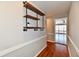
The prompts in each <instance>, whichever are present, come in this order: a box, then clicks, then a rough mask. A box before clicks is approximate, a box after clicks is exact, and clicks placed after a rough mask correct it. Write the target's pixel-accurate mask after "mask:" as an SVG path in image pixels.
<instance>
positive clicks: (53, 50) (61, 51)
mask: <svg viewBox="0 0 79 59" xmlns="http://www.w3.org/2000/svg"><path fill="white" fill-rule="evenodd" d="M37 57H69V52H68V47H67V45H64V44H60V43H52V42H47V47H46V48H45V49H44V50H43V51H42V52H41V53H40V54H39V55H38V56H37Z"/></svg>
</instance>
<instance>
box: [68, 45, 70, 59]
mask: <svg viewBox="0 0 79 59" xmlns="http://www.w3.org/2000/svg"><path fill="white" fill-rule="evenodd" d="M68 51H69V56H70V57H71V52H70V48H69V46H68Z"/></svg>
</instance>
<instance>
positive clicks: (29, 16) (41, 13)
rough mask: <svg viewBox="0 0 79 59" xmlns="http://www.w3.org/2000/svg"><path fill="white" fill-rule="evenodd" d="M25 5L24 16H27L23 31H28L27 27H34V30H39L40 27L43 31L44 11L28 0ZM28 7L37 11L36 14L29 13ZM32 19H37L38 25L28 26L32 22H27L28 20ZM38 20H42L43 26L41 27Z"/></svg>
mask: <svg viewBox="0 0 79 59" xmlns="http://www.w3.org/2000/svg"><path fill="white" fill-rule="evenodd" d="M23 4H24V7H25V8H26V15H25V16H24V18H26V26H25V27H23V31H27V29H34V31H37V30H38V29H40V30H41V31H43V29H44V15H45V14H44V13H43V12H41V11H40V10H39V9H37V8H36V7H34V6H33V5H32V4H30V3H28V2H27V1H25V2H23ZM27 9H29V10H31V11H32V12H34V13H36V16H32V15H29V14H27V12H28V11H27ZM38 15H40V16H42V19H40V18H38ZM28 18H29V19H31V20H35V21H36V26H35V27H34V26H33V27H28V24H30V23H29V22H27V20H28ZM38 20H42V22H41V23H42V26H41V27H39V26H38Z"/></svg>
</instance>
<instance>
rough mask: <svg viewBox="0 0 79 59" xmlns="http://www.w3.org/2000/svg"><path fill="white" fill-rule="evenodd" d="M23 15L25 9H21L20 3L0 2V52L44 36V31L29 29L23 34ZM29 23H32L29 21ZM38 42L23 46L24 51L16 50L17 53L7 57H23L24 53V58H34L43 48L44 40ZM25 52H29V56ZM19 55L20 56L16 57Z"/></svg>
mask: <svg viewBox="0 0 79 59" xmlns="http://www.w3.org/2000/svg"><path fill="white" fill-rule="evenodd" d="M30 13H31V12H30ZM31 14H33V13H31ZM24 15H25V8H24V7H23V3H22V2H17V1H15V2H0V52H1V51H3V50H6V49H9V48H11V47H14V46H16V45H19V44H23V43H27V42H30V41H32V40H34V39H36V38H40V37H41V36H44V35H45V31H40V30H39V31H34V30H33V29H30V30H28V31H26V32H24V31H23V26H25V18H23V16H24ZM30 22H32V21H31V20H30ZM33 23H34V21H33ZM40 23H41V22H40ZM40 25H41V24H40ZM38 41H39V43H38V42H35V43H34V42H33V43H31V44H30V45H27V46H25V47H26V48H25V50H21V51H19V50H17V51H18V52H17V53H16V54H15V51H14V54H12V53H11V54H9V55H8V56H23V55H22V54H21V53H26V54H25V55H24V56H34V55H35V54H36V52H38V51H39V50H40V49H42V48H43V47H44V46H45V38H43V39H40V40H38ZM36 45H37V46H36ZM28 46H29V47H28ZM32 47H33V48H34V50H33V49H32ZM27 48H28V49H27ZM26 49H27V51H26ZM32 50H33V52H35V54H33V53H32ZM30 51H31V52H30ZM27 52H29V54H28V53H27ZM19 53H20V54H21V55H18V54H19Z"/></svg>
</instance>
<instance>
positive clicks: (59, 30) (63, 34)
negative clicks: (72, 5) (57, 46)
mask: <svg viewBox="0 0 79 59" xmlns="http://www.w3.org/2000/svg"><path fill="white" fill-rule="evenodd" d="M55 42H57V43H62V44H67V17H64V18H58V19H55Z"/></svg>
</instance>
